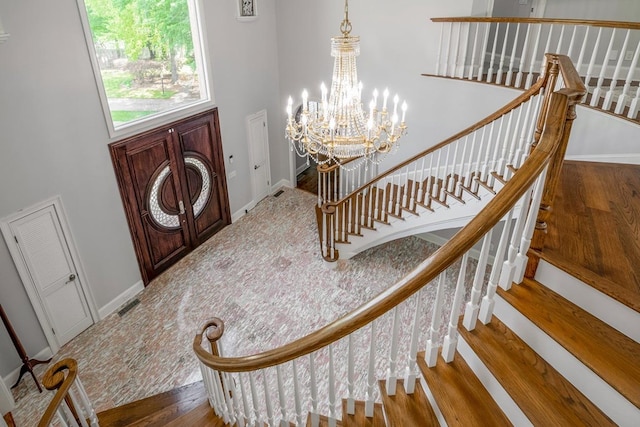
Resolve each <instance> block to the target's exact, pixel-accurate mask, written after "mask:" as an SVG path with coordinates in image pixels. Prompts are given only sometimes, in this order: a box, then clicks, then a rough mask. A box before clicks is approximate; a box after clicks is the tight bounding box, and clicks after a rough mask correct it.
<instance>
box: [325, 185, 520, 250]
mask: <svg viewBox="0 0 640 427" xmlns="http://www.w3.org/2000/svg"><path fill="white" fill-rule="evenodd" d="M494 188H495V190H496V192H498V191H499V190H500V189H501V188H502V184H500V183H499V182H498V181H496V182H495V184H494ZM478 196H479V197H480V199H475V198H471V197H469V198H468V199H467V200H465V203H460V202H459V201H457V200H454V199H451V200H449V201H448V203H449V207H448V208H447V207H445V206H443V205H440V204H437V203H432V208H433V212H431V211H428V210H427V209H425V208H422V207H418V208H417V210H416V212H417V215H412V214H409V213H406V214H405V216H404V217H403V218H402V219H400V218H391V217H389V224H384V223H376V229H375V230H370V229H364V228H363V229H362V232H361V235H358V236H354V235H351V236H349V243H336V249H337V250H338V251H339V253H340V259H350V258H353V257H354V256H355V255H357V254H359V253H360V252H363V251H365V250H367V249H370V248H373V247H375V246H378V245H381V244H383V243H386V242H390V241H392V240H396V239H399V238H402V237H407V236H412V235H415V234H422V233H429V232H433V231H438V230H446V229H450V228H461V227H464V226H465V225H466V224H467V223H468V222H469V221H470V220H471V219H473V218H474V217H475V216H476V215H477V214H478V212H480V211H481V210H482V209H483V208H484V207H485V206H486V205H487V204H488V203H489V202H490V201H491V200H492V199H493V197H495V194H493V193H492V192H490V191H489V190H487V189H486V188H484V187H479V190H478ZM519 210H520V204H518V205H517V206H516V212H515V213H516V214H517V213H518V212H519Z"/></svg>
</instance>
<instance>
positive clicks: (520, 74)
mask: <svg viewBox="0 0 640 427" xmlns="http://www.w3.org/2000/svg"><path fill="white" fill-rule="evenodd" d="M531 28H533V25H531V24H527V33H526V34H525V36H524V46H523V48H522V54H521V55H520V65H519V66H518V73H517V74H516V84H515V87H520V86H521V85H522V77H523V75H524V73H523V70H524V67H525V61H526V60H527V54H528V53H529V52H528V50H529V37H530V34H531Z"/></svg>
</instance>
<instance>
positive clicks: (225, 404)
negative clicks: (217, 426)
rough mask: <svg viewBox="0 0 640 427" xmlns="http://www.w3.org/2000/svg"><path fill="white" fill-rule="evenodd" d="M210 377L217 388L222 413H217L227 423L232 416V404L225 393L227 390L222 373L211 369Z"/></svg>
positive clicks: (230, 420)
mask: <svg viewBox="0 0 640 427" xmlns="http://www.w3.org/2000/svg"><path fill="white" fill-rule="evenodd" d="M212 377H213V381H214V382H215V389H216V390H218V394H219V400H220V403H221V405H222V406H221V411H222V413H221V414H218V415H219V416H221V417H222V420H223V421H224V422H225V424H229V423H231V422H232V420H233V416H232V415H231V414H232V412H233V411H232V408H233V406H232V405H231V400H230V398H229V394H228V393H227V390H226V389H225V387H224V385H223V381H222V373H220V372H218V371H213V375H212Z"/></svg>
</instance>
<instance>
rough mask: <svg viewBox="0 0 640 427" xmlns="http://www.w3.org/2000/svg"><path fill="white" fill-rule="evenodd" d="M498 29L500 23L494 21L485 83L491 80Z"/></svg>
mask: <svg viewBox="0 0 640 427" xmlns="http://www.w3.org/2000/svg"><path fill="white" fill-rule="evenodd" d="M499 31H500V23H499V22H498V23H496V33H495V34H494V36H493V47H492V49H491V61H490V62H489V71H487V83H491V80H493V65H494V63H495V59H496V47H497V45H498V32H499Z"/></svg>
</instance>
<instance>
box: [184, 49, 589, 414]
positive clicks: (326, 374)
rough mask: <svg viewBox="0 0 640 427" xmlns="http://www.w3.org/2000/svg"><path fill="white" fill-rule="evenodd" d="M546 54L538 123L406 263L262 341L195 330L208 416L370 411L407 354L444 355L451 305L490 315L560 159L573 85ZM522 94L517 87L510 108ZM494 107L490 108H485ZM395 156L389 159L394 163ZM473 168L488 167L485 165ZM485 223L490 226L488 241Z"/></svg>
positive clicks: (389, 390) (452, 324)
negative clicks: (492, 183)
mask: <svg viewBox="0 0 640 427" xmlns="http://www.w3.org/2000/svg"><path fill="white" fill-rule="evenodd" d="M547 58H548V64H547V67H546V69H547V70H548V74H549V75H552V73H553V72H554V70H559V74H556V76H558V77H559V78H558V79H552V78H544V79H542V80H541V81H543V82H545V83H544V84H543V85H541V86H540V87H539V89H540V90H543V91H545V97H544V99H543V100H542V101H541V111H542V112H543V114H542V115H541V117H543V118H542V119H541V125H540V126H539V129H540V131H541V133H540V138H539V139H537V140H536V141H537V143H536V144H534V146H533V148H532V151H531V153H530V155H529V156H528V157H527V159H526V160H525V161H523V162H522V163H521V164H518V168H517V170H515V171H513V173H512V175H511V177H510V179H509V180H508V181H507V182H506V183H505V184H504V186H503V187H502V189H501V190H500V191H499V192H498V194H496V195H495V196H494V197H493V198H492V199H491V201H490V202H489V203H488V204H487V206H486V207H485V208H483V209H482V210H481V211H480V212H479V213H478V214H477V215H476V216H475V217H474V218H473V219H472V220H471V221H470V222H469V223H468V224H467V225H466V226H465V227H463V228H462V229H461V230H460V231H459V232H458V233H457V234H456V235H455V236H453V237H452V238H451V240H449V241H448V242H447V243H446V244H445V245H443V246H442V247H441V248H440V249H438V250H437V251H436V252H434V253H433V254H432V255H431V256H429V257H428V258H427V259H426V260H425V261H423V262H422V263H421V264H420V265H419V266H418V267H417V268H416V269H415V270H414V271H413V272H411V273H410V274H409V275H407V276H406V277H405V278H403V279H402V280H400V281H399V282H398V283H396V284H394V285H392V286H390V287H389V288H388V289H387V290H385V291H383V292H382V293H380V294H379V295H378V296H376V297H375V298H374V299H372V300H371V301H369V302H367V303H365V304H363V305H361V306H360V307H358V308H356V309H355V310H353V311H351V312H350V313H348V314H346V315H344V316H343V317H341V318H339V319H337V320H335V321H333V322H332V323H330V324H328V325H326V326H324V327H322V328H320V329H318V330H316V331H313V332H311V333H309V334H308V335H306V336H304V337H302V338H299V339H296V340H294V341H292V342H290V343H288V344H286V345H283V346H281V347H278V348H275V349H272V350H268V351H265V352H262V353H258V354H252V355H248V356H227V355H225V354H224V351H223V350H224V349H223V348H222V347H223V345H222V344H221V341H224V340H221V339H220V338H221V337H222V328H223V326H222V322H221V321H220V320H219V319H212V320H210V321H207V322H206V323H205V324H204V326H203V327H202V328H201V329H200V330H198V332H197V333H196V335H195V338H194V341H193V350H194V352H195V354H196V356H197V357H198V359H199V361H200V366H201V370H202V375H203V379H204V384H205V387H206V389H207V392H208V396H209V402H210V404H211V406H212V408H213V410H214V411H215V413H216V414H217V415H218V416H219V417H221V418H222V419H223V420H224V421H225V422H226V423H235V425H238V426H244V425H264V424H265V423H267V424H268V425H271V426H274V425H287V424H288V423H293V424H295V425H298V426H301V425H304V422H305V420H307V417H308V420H309V422H310V425H312V426H318V425H319V423H320V421H321V420H322V421H323V422H327V424H328V425H333V426H335V425H336V424H337V420H338V419H339V418H340V416H341V415H340V414H341V413H342V411H341V410H340V408H339V407H340V406H342V407H343V408H342V410H344V413H345V414H353V413H354V412H355V411H364V413H365V415H366V416H367V417H372V416H373V415H374V409H375V408H376V405H377V403H376V402H378V401H379V399H380V396H384V395H387V396H389V395H395V394H396V391H397V390H398V391H399V390H400V388H404V390H405V392H406V393H408V394H412V393H413V392H414V391H415V390H417V388H419V387H421V386H420V381H419V376H420V373H419V368H418V365H420V366H421V367H422V366H423V365H425V364H426V366H429V367H432V366H434V365H435V363H436V360H437V357H438V353H441V355H442V357H443V358H444V360H445V361H447V362H450V361H451V360H452V359H453V357H454V353H455V348H456V343H457V340H458V329H457V328H458V322H459V318H460V314H461V313H462V312H464V315H463V316H462V325H463V327H465V328H466V329H469V330H472V329H473V328H474V327H475V325H476V322H477V320H478V319H479V320H480V321H481V322H483V323H485V324H486V323H488V322H489V321H490V320H491V317H492V313H493V305H494V296H495V293H496V289H497V286H501V287H505V288H509V287H510V285H511V283H512V281H515V282H520V281H522V277H523V275H524V267H525V265H526V262H527V253H528V250H529V245H530V243H531V241H532V239H533V238H534V237H533V236H534V233H535V230H536V219H537V217H538V207H539V205H540V201H541V199H542V198H543V194H545V193H547V192H549V191H550V190H549V185H550V183H551V185H552V184H553V182H554V181H555V178H554V176H552V174H553V173H555V172H554V171H555V165H556V164H557V163H558V162H561V161H562V156H563V151H564V149H563V147H562V145H563V144H566V142H567V140H568V133H569V132H570V128H571V123H572V121H573V119H574V117H575V114H574V106H575V104H576V103H578V102H579V100H580V99H581V98H582V96H583V95H584V86H583V85H582V84H581V82H580V80H579V77H578V76H577V74H576V73H575V69H574V68H573V66H572V64H571V62H570V61H569V59H568V58H566V57H562V56H556V55H548V56H547ZM534 93H537V92H535V91H534V92H533V93H531V94H530V95H529V97H533V96H534ZM526 101H527V99H524V98H522V97H521V98H519V101H518V102H515V103H512V104H511V107H510V108H512V109H516V108H517V107H518V106H519V105H521V103H523V102H526ZM505 113H506V112H505V111H503V110H501V112H500V113H499V114H498V113H496V115H494V116H492V117H493V118H492V120H495V119H499V117H502V116H503V115H504V114H505ZM516 116H517V115H516ZM496 126H497V125H494V131H495V130H496ZM458 139H459V138H455V140H458ZM445 147H446V145H445ZM476 147H477V149H478V151H480V152H482V150H479V146H476ZM500 149H502V146H501V148H500ZM434 150H436V152H437V150H439V149H434ZM445 150H446V149H445ZM449 150H451V149H449ZM454 150H455V149H454ZM432 152H433V151H432ZM507 152H509V150H508V149H507ZM483 154H484V152H483ZM441 156H442V154H441ZM413 162H414V160H411V161H410V162H409V163H408V164H413ZM443 164H444V163H443ZM405 166H406V165H403V166H401V168H400V169H396V170H406V169H402V168H404V167H405ZM471 169H472V170H473V171H474V172H475V170H476V169H475V167H472V168H471ZM505 170H506V164H505ZM458 171H459V169H455V170H449V171H447V174H455V173H458ZM478 171H480V172H481V171H482V169H479V170H478ZM487 171H488V169H487ZM403 173H405V172H403ZM387 176H392V175H387ZM473 176H476V175H473ZM485 178H486V179H489V174H488V173H487V174H486V175H485ZM496 180H498V179H497V178H496ZM389 182H390V183H392V182H393V181H389ZM458 182H460V186H462V185H463V181H462V180H458V181H455V184H456V185H454V186H452V187H446V185H447V182H443V183H442V184H441V191H442V193H444V192H445V191H446V192H447V193H448V192H451V193H454V195H459V194H462V193H461V192H458V193H455V191H456V188H457V186H458ZM365 188H369V187H368V186H365ZM425 188H427V191H426V192H427V193H428V194H431V193H430V192H429V190H428V188H429V187H425ZM472 188H473V187H472ZM462 192H467V190H462ZM551 193H552V191H551ZM432 195H433V196H434V197H437V195H436V193H435V192H434V193H433V194H432ZM414 197H415V196H414ZM409 198H411V197H409ZM414 202H415V201H414ZM409 206H410V207H411V206H412V205H409ZM518 206H522V209H519V208H518ZM325 209H326V207H325ZM494 235H495V236H496V237H497V236H499V243H498V244H497V247H496V248H493V246H494V245H493V244H492V242H493V241H494V240H493V239H492V236H494ZM479 242H481V245H482V247H481V249H480V256H479V257H478V259H477V260H475V259H472V258H471V257H470V251H471V250H472V249H473V246H474V245H475V244H476V243H479ZM491 257H493V263H492V264H489V259H490V258H491ZM205 338H206V339H205ZM209 346H210V348H209ZM420 350H422V351H420ZM380 378H382V380H381V381H380V382H379V381H378V380H379V379H380ZM378 382H379V383H378Z"/></svg>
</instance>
